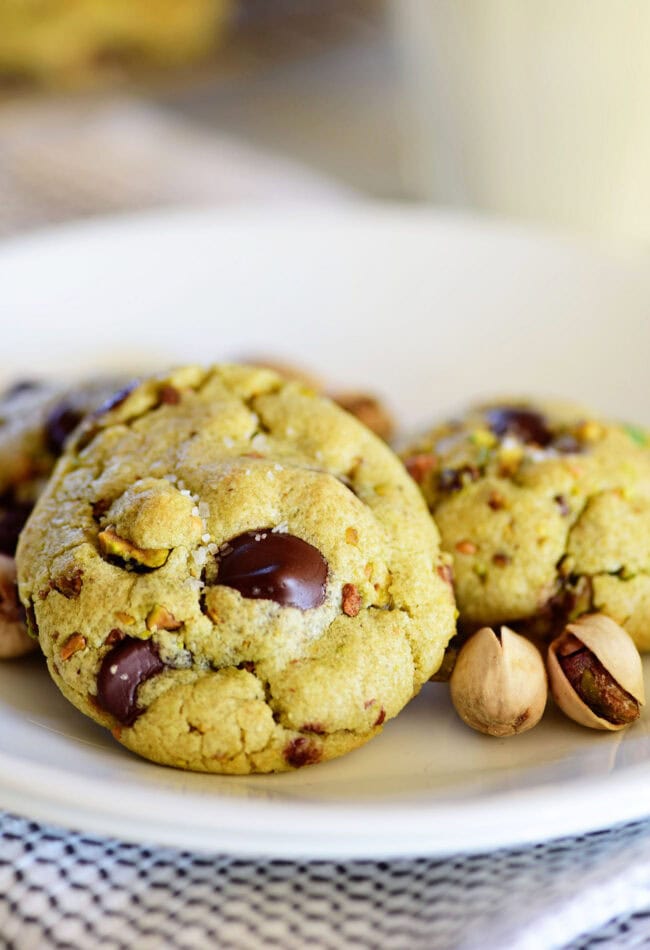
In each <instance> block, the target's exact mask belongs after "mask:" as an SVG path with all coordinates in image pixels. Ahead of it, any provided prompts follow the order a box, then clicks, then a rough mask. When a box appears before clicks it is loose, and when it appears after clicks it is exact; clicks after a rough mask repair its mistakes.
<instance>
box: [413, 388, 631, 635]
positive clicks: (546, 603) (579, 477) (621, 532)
mask: <svg viewBox="0 0 650 950" xmlns="http://www.w3.org/2000/svg"><path fill="white" fill-rule="evenodd" d="M403 457H404V460H405V463H406V466H407V469H408V470H409V472H410V473H411V475H412V476H413V478H414V479H415V480H416V482H417V483H418V484H419V486H420V488H421V490H422V493H423V495H424V497H425V499H426V501H427V503H428V505H429V508H430V510H431V512H432V514H433V515H434V517H435V519H436V523H437V525H438V528H439V530H440V533H441V537H442V545H443V548H444V549H445V550H446V551H448V552H450V553H451V555H452V556H453V562H454V563H453V568H454V586H455V590H456V597H457V601H458V608H459V611H460V623H461V626H462V627H463V628H464V629H465V630H470V631H471V630H473V629H475V628H477V627H480V626H484V625H490V626H492V625H498V624H501V623H509V624H513V623H519V624H520V625H523V626H524V628H526V629H529V630H531V632H537V633H541V634H546V633H549V632H553V630H555V629H557V628H558V627H561V626H563V625H564V623H565V622H566V621H567V620H568V619H573V618H575V617H577V616H579V615H580V614H583V613H587V612H602V613H604V614H607V615H608V616H610V617H612V618H613V619H614V620H616V621H617V622H618V623H620V624H621V625H622V626H623V627H625V629H626V630H627V631H628V633H629V634H630V635H631V636H632V637H633V638H634V640H635V642H636V644H637V646H638V647H639V649H641V650H648V649H650V436H649V435H648V432H646V431H645V430H643V429H641V428H639V427H637V426H629V425H622V424H617V423H611V422H605V421H602V420H600V419H597V418H595V417H594V416H593V415H592V414H591V413H589V412H588V411H586V410H584V409H582V408H579V407H576V406H572V405H561V404H551V405H545V404H544V405H535V404H532V403H529V402H526V401H504V402H496V403H491V404H488V405H483V406H479V407H477V408H475V409H472V410H470V411H469V412H468V413H467V414H466V415H465V416H464V417H462V418H460V419H458V420H455V421H452V422H450V423H448V424H445V425H441V426H439V427H437V428H435V429H433V430H432V431H431V432H430V433H428V434H427V435H426V436H424V437H423V438H422V439H420V440H417V441H415V442H413V444H411V445H410V446H409V447H408V448H407V450H406V451H405V452H404V454H403Z"/></svg>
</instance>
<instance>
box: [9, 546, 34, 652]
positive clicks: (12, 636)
mask: <svg viewBox="0 0 650 950" xmlns="http://www.w3.org/2000/svg"><path fill="white" fill-rule="evenodd" d="M37 647H38V643H37V641H36V640H34V639H33V638H32V637H30V636H29V634H28V633H27V630H26V629H25V623H24V614H23V611H22V609H21V607H20V603H19V602H18V591H17V588H16V564H15V562H14V559H13V558H12V557H7V555H6V554H0V660H11V659H14V658H15V657H19V656H25V655H26V654H27V653H33V652H34V650H36V649H37Z"/></svg>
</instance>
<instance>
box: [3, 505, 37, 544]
mask: <svg viewBox="0 0 650 950" xmlns="http://www.w3.org/2000/svg"><path fill="white" fill-rule="evenodd" d="M4 505H6V506H7V507H4ZM32 507H33V506H32V505H28V504H24V503H22V502H12V501H11V500H9V501H7V500H3V499H0V553H2V554H8V555H9V557H13V556H14V555H15V553H16V545H17V544H18V536H19V535H20V532H21V531H22V530H23V528H24V527H25V523H26V521H27V519H28V518H29V516H30V514H31V512H32Z"/></svg>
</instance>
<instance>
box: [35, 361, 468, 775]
mask: <svg viewBox="0 0 650 950" xmlns="http://www.w3.org/2000/svg"><path fill="white" fill-rule="evenodd" d="M18 564H19V579H20V592H21V597H22V600H23V603H24V604H25V607H26V610H27V614H28V616H29V618H30V623H31V624H32V626H33V628H34V630H35V631H37V632H38V636H39V639H40V643H41V646H42V648H43V651H44V653H45V655H46V657H47V662H48V667H49V670H50V673H51V675H52V677H53V679H54V681H55V682H56V683H57V685H58V686H59V688H60V689H61V690H62V692H63V693H64V694H65V695H66V696H67V697H68V699H69V700H70V701H71V702H72V703H74V705H75V706H77V707H78V708H79V709H80V710H81V711H82V712H84V713H85V714H86V715H88V716H90V717H91V718H93V719H95V720H96V721H97V722H99V723H101V724H102V725H104V726H107V727H108V728H110V729H112V731H113V734H114V735H115V737H116V738H117V739H118V740H119V741H120V742H122V743H123V744H124V745H125V746H127V747H128V748H129V749H131V750H133V751H135V752H137V753H139V754H141V755H143V756H145V757H147V758H149V759H152V760H154V761H156V762H161V763H165V764H168V765H173V766H178V767H182V768H187V769H194V770H200V771H208V772H225V773H249V772H270V771H281V770H286V769H291V768H296V767H298V766H302V765H307V764H311V763H315V762H320V761H323V760H326V759H330V758H333V757H334V756H338V755H341V754H343V753H344V752H347V751H349V750H350V749H353V748H355V747H356V746H359V745H361V744H362V743H364V742H366V741H367V740H368V739H370V738H371V737H372V736H374V735H375V734H376V733H378V732H379V731H380V730H381V728H382V725H383V723H384V722H386V721H387V720H388V719H390V718H391V717H393V716H395V715H397V713H398V712H399V711H400V709H401V708H402V707H403V706H404V705H405V704H406V703H407V702H408V701H409V700H410V699H411V697H412V696H413V695H414V694H415V693H417V692H418V690H419V689H420V687H421V686H422V684H423V683H424V682H425V681H426V680H427V679H428V678H429V677H430V676H431V674H432V673H433V672H434V670H435V669H436V668H437V667H438V665H439V663H440V661H441V658H442V655H443V651H444V648H445V645H446V643H447V641H448V640H449V638H450V636H451V635H452V633H453V631H454V603H453V595H452V592H451V586H450V584H449V583H448V573H447V568H446V562H445V559H444V558H443V557H442V556H441V554H440V551H439V545H438V535H437V531H436V529H435V527H434V525H433V523H432V521H431V519H430V517H429V514H428V512H427V510H426V506H425V505H424V503H423V501H422V498H421V496H420V494H419V492H418V491H417V488H416V486H415V485H414V484H413V482H412V481H411V479H410V478H409V477H408V475H407V474H406V472H405V471H404V469H403V467H402V465H401V464H400V462H399V460H398V459H397V457H396V456H394V455H393V453H392V452H391V451H390V449H388V448H387V447H386V446H385V445H384V444H383V443H382V442H381V441H380V440H379V439H377V438H376V436H374V435H373V434H372V433H371V432H369V431H368V430H367V429H366V428H364V427H363V426H362V425H360V424H359V422H358V421H357V420H356V419H354V418H353V417H352V416H350V415H349V414H347V413H346V412H344V411H343V410H341V409H340V408H339V407H337V406H336V405H334V404H333V403H332V402H330V401H329V400H326V399H323V398H321V397H318V396H316V395H314V393H313V392H312V391H311V390H309V389H307V388H306V387H305V386H304V385H302V384H301V383H298V382H287V381H286V380H282V379H281V378H280V377H279V376H278V375H277V374H275V373H273V372H271V371H268V370H263V369H255V368H252V367H243V366H220V367H214V368H212V369H210V370H207V371H206V370H204V369H200V368H196V367H187V368H184V369H180V370H177V371H175V372H173V373H171V374H169V375H166V376H160V377H156V378H152V379H149V380H147V381H145V382H143V383H142V384H141V385H139V386H138V387H137V388H135V389H133V390H132V391H126V392H124V393H123V394H121V395H120V396H119V397H116V398H115V399H114V401H113V405H112V406H109V407H108V408H107V409H106V410H105V411H104V413H103V414H101V415H95V416H94V417H93V418H90V419H89V420H88V421H87V422H86V423H85V424H84V425H82V426H81V428H80V429H79V430H78V432H77V433H76V435H75V436H74V437H73V439H72V441H71V443H70V444H69V447H68V449H67V451H66V453H65V454H64V456H63V458H62V460H61V462H60V463H59V466H58V467H57V469H56V472H55V473H54V476H53V478H52V480H51V482H50V484H49V486H48V488H47V489H46V491H45V493H44V494H43V496H42V497H41V498H40V500H39V502H38V504H37V506H36V509H35V511H34V513H33V515H32V517H31V518H30V521H29V523H28V524H27V526H26V528H25V530H24V532H23V534H22V536H21V540H20V544H19V550H18Z"/></svg>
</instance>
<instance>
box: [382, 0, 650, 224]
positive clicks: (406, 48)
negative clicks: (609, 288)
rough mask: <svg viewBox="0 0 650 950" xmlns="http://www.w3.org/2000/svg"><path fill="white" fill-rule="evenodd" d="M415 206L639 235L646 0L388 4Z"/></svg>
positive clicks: (646, 126)
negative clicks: (402, 86)
mask: <svg viewBox="0 0 650 950" xmlns="http://www.w3.org/2000/svg"><path fill="white" fill-rule="evenodd" d="M391 9H392V18H393V23H394V28H395V34H396V37H397V40H398V43H399V47H400V50H401V53H402V56H403V63H404V73H405V79H406V97H405V108H406V109H407V110H410V113H411V118H412V123H411V128H410V134H409V135H407V142H408V147H407V154H406V162H407V168H406V174H407V178H408V183H409V185H410V186H411V187H412V188H413V189H414V190H415V191H416V193H418V194H419V195H420V196H421V197H425V198H429V199H433V200H435V201H437V202H439V203H443V204H450V205H461V206H465V207H471V208H475V209H480V210H483V211H487V212H491V213H497V214H499V215H503V216H511V217H514V218H520V219H526V220H532V221H536V222H542V223H544V224H550V225H552V226H553V227H560V228H565V229H569V230H572V231H580V232H589V233H591V234H595V235H600V236H605V237H614V238H632V239H641V240H644V241H648V240H649V239H650V0H393V3H392V8H391Z"/></svg>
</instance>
